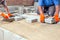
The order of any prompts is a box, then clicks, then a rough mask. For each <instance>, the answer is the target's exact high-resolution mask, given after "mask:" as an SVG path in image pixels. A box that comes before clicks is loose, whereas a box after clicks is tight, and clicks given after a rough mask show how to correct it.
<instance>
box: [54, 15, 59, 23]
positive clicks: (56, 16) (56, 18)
mask: <svg viewBox="0 0 60 40" xmlns="http://www.w3.org/2000/svg"><path fill="white" fill-rule="evenodd" d="M53 17H54V19H55V22H59V15H58V14H55V15H54V16H53Z"/></svg>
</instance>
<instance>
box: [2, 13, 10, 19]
mask: <svg viewBox="0 0 60 40" xmlns="http://www.w3.org/2000/svg"><path fill="white" fill-rule="evenodd" d="M1 16H3V17H4V18H5V19H9V16H8V15H7V14H5V13H1Z"/></svg>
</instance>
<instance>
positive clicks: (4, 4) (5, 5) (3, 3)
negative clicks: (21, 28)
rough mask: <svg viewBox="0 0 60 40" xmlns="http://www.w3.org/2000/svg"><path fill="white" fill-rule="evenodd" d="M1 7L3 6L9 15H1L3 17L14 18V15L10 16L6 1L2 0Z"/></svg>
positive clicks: (0, 1)
mask: <svg viewBox="0 0 60 40" xmlns="http://www.w3.org/2000/svg"><path fill="white" fill-rule="evenodd" d="M0 5H3V7H4V8H5V10H6V12H7V13H8V16H7V15H5V13H0V14H1V16H3V17H4V18H6V19H8V18H9V17H10V16H13V15H12V14H10V12H9V9H8V7H7V3H6V0H0Z"/></svg>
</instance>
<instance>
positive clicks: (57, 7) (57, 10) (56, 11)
mask: <svg viewBox="0 0 60 40" xmlns="http://www.w3.org/2000/svg"><path fill="white" fill-rule="evenodd" d="M55 9H56V10H55V14H59V6H56V7H55Z"/></svg>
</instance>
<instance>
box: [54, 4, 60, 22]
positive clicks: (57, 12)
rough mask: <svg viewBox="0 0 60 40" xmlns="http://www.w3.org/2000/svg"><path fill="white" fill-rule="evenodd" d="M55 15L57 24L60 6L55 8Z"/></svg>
mask: <svg viewBox="0 0 60 40" xmlns="http://www.w3.org/2000/svg"><path fill="white" fill-rule="evenodd" d="M55 9H56V10H55V14H54V19H55V21H56V22H58V21H59V5H57V6H55Z"/></svg>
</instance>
